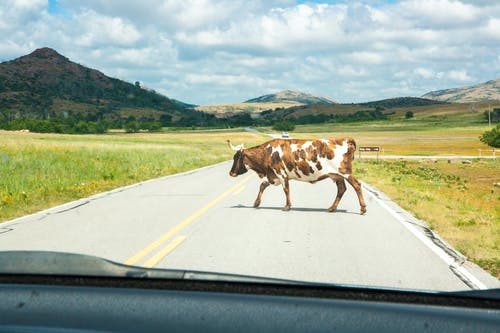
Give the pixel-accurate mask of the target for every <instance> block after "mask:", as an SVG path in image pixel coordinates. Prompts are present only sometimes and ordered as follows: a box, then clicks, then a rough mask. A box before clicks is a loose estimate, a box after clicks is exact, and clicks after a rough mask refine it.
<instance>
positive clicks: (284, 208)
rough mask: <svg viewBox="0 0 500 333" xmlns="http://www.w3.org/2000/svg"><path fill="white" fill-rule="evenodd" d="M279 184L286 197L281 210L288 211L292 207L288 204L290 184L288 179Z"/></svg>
mask: <svg viewBox="0 0 500 333" xmlns="http://www.w3.org/2000/svg"><path fill="white" fill-rule="evenodd" d="M281 184H282V185H283V191H285V196H286V205H285V207H283V210H284V211H287V210H290V207H292V203H291V202H290V184H289V183H288V178H285V179H284V181H283V182H282V183H281Z"/></svg>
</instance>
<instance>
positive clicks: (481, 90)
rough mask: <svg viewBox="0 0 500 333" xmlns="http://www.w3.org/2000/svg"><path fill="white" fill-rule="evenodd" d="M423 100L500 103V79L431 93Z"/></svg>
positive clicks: (424, 96) (423, 96)
mask: <svg viewBox="0 0 500 333" xmlns="http://www.w3.org/2000/svg"><path fill="white" fill-rule="evenodd" d="M422 98H428V99H433V100H436V101H442V102H448V103H471V102H484V101H492V100H496V101H500V78H497V79H496V80H491V81H488V82H484V83H480V84H476V85H474V86H468V87H461V88H451V89H443V90H436V91H431V92H428V93H427V94H425V95H422Z"/></svg>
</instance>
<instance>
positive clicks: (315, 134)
mask: <svg viewBox="0 0 500 333" xmlns="http://www.w3.org/2000/svg"><path fill="white" fill-rule="evenodd" d="M410 125H411V126H410ZM412 126H413V127H412ZM486 129H487V126H485V125H478V124H468V125H467V126H461V127H451V126H438V125H435V126H429V124H427V126H426V125H423V124H421V123H419V124H415V125H412V124H409V125H407V126H405V123H404V122H402V121H401V122H398V121H390V122H370V123H363V124H359V123H358V124H339V125H333V124H325V125H307V126H306V125H304V126H298V127H297V130H296V131H295V132H293V133H291V134H292V136H293V137H296V138H320V137H339V136H352V137H354V138H355V139H356V141H357V143H358V146H360V145H379V146H381V147H382V148H383V152H384V154H387V155H389V154H391V155H392V154H397V155H400V154H401V155H430V154H432V155H434V154H435V155H449V154H467V155H469V154H470V155H477V154H478V149H486V148H487V147H486V146H485V145H484V144H482V143H481V142H480V141H479V140H478V137H479V135H480V134H481V133H482V132H484V131H485V130H486ZM226 139H231V140H232V142H233V143H234V144H239V143H242V142H244V143H245V146H246V147H250V146H252V145H254V144H258V143H262V142H263V141H265V140H268V137H267V136H265V135H262V134H258V133H247V132H238V131H235V130H214V131H211V130H205V131H185V132H175V133H158V134H141V133H139V134H124V133H113V134H105V135H58V134H35V133H19V132H5V131H0V222H1V221H5V220H9V219H12V218H15V217H18V216H22V215H26V214H30V213H33V212H35V211H38V210H41V209H44V208H48V207H51V206H55V205H58V204H62V203H64V202H67V201H71V200H75V199H78V198H81V197H86V196H89V195H92V194H95V193H98V192H102V191H106V190H110V189H112V188H116V187H119V186H124V185H127V184H131V183H136V182H139V181H142V180H146V179H150V178H155V177H159V176H164V175H168V174H173V173H178V172H182V171H186V170H190V169H195V168H198V167H201V166H205V165H210V164H214V163H217V162H221V161H224V160H228V159H230V158H231V157H232V152H231V151H230V150H229V149H228V147H227V145H226V143H225V140H226ZM499 163H500V162H499V161H498V160H479V161H476V160H474V161H473V163H472V164H468V165H465V164H458V163H457V164H448V163H447V161H440V162H437V163H433V162H431V161H407V162H406V161H383V162H380V163H376V162H375V161H368V160H363V161H360V160H359V159H356V161H355V168H356V169H355V170H356V173H357V175H358V177H359V178H360V179H361V180H363V181H366V182H367V183H369V184H371V185H373V186H375V187H376V188H378V189H379V190H381V191H383V192H384V193H386V194H387V195H388V196H389V197H391V198H392V199H393V200H395V201H396V202H397V203H398V204H399V205H401V206H402V207H404V208H405V209H407V210H409V211H410V212H412V213H413V214H414V215H415V216H417V217H418V218H420V219H422V220H424V221H426V222H428V223H429V225H430V226H431V227H432V229H433V230H436V231H437V232H438V233H439V234H440V235H441V236H442V237H443V238H444V239H445V240H447V241H448V242H449V243H450V244H452V245H453V246H454V247H455V248H457V249H458V250H459V251H461V252H462V253H464V254H465V255H466V256H468V257H469V258H470V259H471V260H473V261H474V262H476V263H478V264H479V265H480V266H482V267H483V268H485V269H487V270H489V271H490V272H491V273H492V274H493V275H495V276H497V277H499V271H500V223H499V222H498V221H500V211H499V209H500V188H499V187H498V184H499V183H500V172H499V170H500V165H499Z"/></svg>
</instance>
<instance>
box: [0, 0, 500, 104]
mask: <svg viewBox="0 0 500 333" xmlns="http://www.w3.org/2000/svg"><path fill="white" fill-rule="evenodd" d="M58 3H59V7H61V8H62V9H63V10H64V12H62V13H58V12H56V13H53V12H52V13H50V14H49V13H48V3H47V1H45V0H33V1H28V0H26V1H8V2H2V3H1V4H0V33H1V34H2V36H3V37H4V38H3V39H2V40H1V41H0V59H1V60H10V59H13V58H15V57H18V56H21V55H23V54H26V53H29V52H31V51H33V50H34V49H35V48H37V47H42V46H49V47H53V48H55V49H56V50H58V51H59V52H60V53H62V54H64V55H66V56H68V57H69V58H70V59H71V60H73V61H76V62H79V63H82V64H84V65H86V66H89V67H92V68H97V69H99V70H101V71H102V72H104V73H105V74H107V75H111V76H117V77H119V78H121V79H125V80H127V81H131V82H133V81H136V80H138V81H141V82H142V83H143V84H145V85H146V86H148V87H150V88H152V89H155V90H156V91H161V92H165V93H168V96H169V97H173V98H176V99H180V100H183V101H186V102H190V103H196V104H202V103H208V102H210V103H220V102H237V101H241V100H244V99H248V98H251V97H255V96H257V95H258V94H261V93H267V91H266V90H274V91H276V90H281V89H287V88H290V89H303V90H305V91H310V92H315V93H317V94H321V95H327V96H330V97H332V98H335V99H337V100H339V101H344V102H352V101H361V100H368V99H377V98H386V97H394V96H397V94H399V93H401V94H403V93H404V94H405V95H421V94H423V93H425V92H427V91H430V90H434V89H436V88H444V87H454V86H459V85H461V84H465V83H467V84H469V83H477V82H481V81H486V80H489V79H493V78H494V76H495V75H498V74H497V73H498V69H499V68H500V67H499V66H500V58H499V56H498V54H500V32H499V31H500V4H499V3H498V2H494V1H491V2H488V1H482V2H480V3H477V2H475V1H465V0H463V1H458V0H457V1H455V0H432V1H431V0H423V1H417V0H408V1H399V2H395V3H392V2H387V3H384V2H377V3H375V2H373V1H357V2H351V1H349V2H342V3H333V4H332V3H329V4H326V3H325V4H318V3H313V2H305V3H302V4H297V3H296V2H295V1H292V0H275V1H265V0H256V1H244V0H234V1H231V0H187V1H177V0H141V1H140V2H137V1H107V0H85V1H84V0H71V1H70V0H59V2H58ZM374 3H375V4H374ZM412 92H413V93H412Z"/></svg>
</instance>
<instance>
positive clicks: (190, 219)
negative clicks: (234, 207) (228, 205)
mask: <svg viewBox="0 0 500 333" xmlns="http://www.w3.org/2000/svg"><path fill="white" fill-rule="evenodd" d="M252 176H253V174H250V175H248V176H247V177H245V178H244V179H243V180H242V181H240V182H239V183H238V184H236V185H234V186H233V187H231V188H230V189H229V190H227V191H226V192H224V193H222V194H221V195H219V196H218V197H217V198H215V199H214V200H212V201H211V202H210V203H208V204H207V205H205V206H204V207H203V208H202V209H200V210H198V211H197V212H195V213H194V214H193V215H191V216H189V217H188V218H187V219H185V220H184V221H182V222H181V223H179V224H178V225H176V226H175V227H173V228H172V229H170V230H169V231H168V232H167V233H166V234H164V235H163V236H161V237H160V238H158V239H157V240H156V241H154V242H153V243H151V244H149V245H148V246H146V247H145V248H144V249H142V250H141V251H139V252H137V253H136V254H135V255H134V256H132V257H131V258H130V259H128V260H127V261H125V264H126V265H134V264H136V263H137V262H139V261H140V260H141V259H142V258H144V257H145V256H147V255H148V254H149V253H151V252H152V251H153V250H155V249H156V248H157V247H159V246H160V245H161V244H162V243H163V242H165V241H166V240H167V239H169V238H170V237H172V236H173V235H175V234H176V233H178V232H179V231H181V230H182V229H184V228H185V227H186V226H188V225H189V224H190V223H191V222H193V221H194V220H196V219H197V218H198V217H200V215H202V214H203V213H205V212H206V211H207V210H209V209H210V208H212V207H213V206H214V205H215V204H217V203H218V202H219V201H221V200H222V199H224V198H225V197H226V196H228V195H229V194H231V193H233V191H235V190H236V189H238V188H239V187H240V186H242V185H243V184H244V183H246V182H247V181H248V180H250V178H251V177H252Z"/></svg>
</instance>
